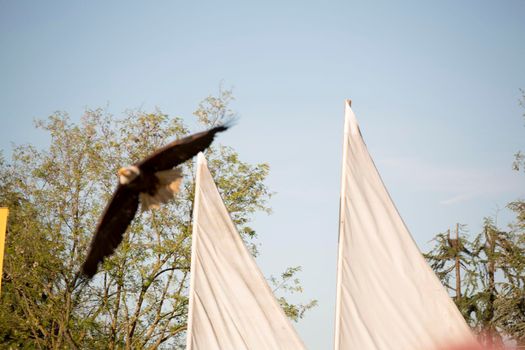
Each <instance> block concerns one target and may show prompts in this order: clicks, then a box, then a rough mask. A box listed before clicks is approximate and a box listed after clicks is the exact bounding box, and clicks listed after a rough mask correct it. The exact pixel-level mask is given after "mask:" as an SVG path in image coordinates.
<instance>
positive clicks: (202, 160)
mask: <svg viewBox="0 0 525 350" xmlns="http://www.w3.org/2000/svg"><path fill="white" fill-rule="evenodd" d="M200 164H206V157H204V153H202V152H199V154H197V165H200Z"/></svg>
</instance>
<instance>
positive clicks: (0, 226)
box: [0, 208, 9, 292]
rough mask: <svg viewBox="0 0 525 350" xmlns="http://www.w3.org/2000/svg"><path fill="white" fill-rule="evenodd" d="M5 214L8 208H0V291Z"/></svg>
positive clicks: (5, 225)
mask: <svg viewBox="0 0 525 350" xmlns="http://www.w3.org/2000/svg"><path fill="white" fill-rule="evenodd" d="M7 215H9V209H7V208H0V292H1V291H2V274H3V267H4V243H5V229H6V227H7Z"/></svg>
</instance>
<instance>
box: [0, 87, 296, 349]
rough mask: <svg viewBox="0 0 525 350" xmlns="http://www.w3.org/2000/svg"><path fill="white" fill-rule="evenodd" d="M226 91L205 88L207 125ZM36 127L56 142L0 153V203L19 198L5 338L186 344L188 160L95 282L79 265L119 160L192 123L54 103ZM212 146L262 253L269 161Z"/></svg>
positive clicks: (211, 155)
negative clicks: (64, 108) (61, 108)
mask: <svg viewBox="0 0 525 350" xmlns="http://www.w3.org/2000/svg"><path fill="white" fill-rule="evenodd" d="M231 99H232V96H231V92H229V91H221V93H220V94H219V96H217V97H213V96H210V97H208V98H206V99H205V100H204V101H203V102H202V103H201V104H200V105H199V107H198V109H197V111H196V112H195V116H196V117H197V119H198V121H199V123H200V124H201V126H202V127H210V126H212V125H215V124H218V123H223V122H225V121H227V120H229V119H230V118H232V116H233V112H232V111H231V109H230V108H229V102H230V101H231ZM37 127H39V128H41V129H43V130H45V131H47V132H48V133H49V134H50V136H51V144H50V146H49V149H47V150H39V149H36V148H35V147H33V146H30V145H24V146H19V147H17V148H16V149H15V150H14V153H13V156H12V162H11V164H9V165H8V164H6V162H5V161H2V163H0V166H1V171H0V176H4V174H5V177H6V178H8V179H9V181H8V182H6V183H5V185H3V187H2V195H1V197H0V199H1V200H2V202H1V203H0V205H7V206H9V207H10V208H12V210H11V213H12V215H11V217H10V223H9V233H8V239H7V248H6V256H5V264H4V266H5V269H4V271H5V279H6V281H8V282H6V283H5V285H6V288H5V289H4V290H3V293H2V298H1V303H2V307H3V310H7V309H10V310H12V311H13V312H11V313H2V314H1V315H0V326H1V328H0V336H2V337H3V339H4V341H5V342H4V343H6V342H11V343H12V344H13V345H19V346H22V347H30V348H54V349H59V348H79V349H80V348H90V349H106V348H110V349H116V348H119V349H121V348H122V349H142V348H159V347H168V348H174V347H178V346H180V345H181V344H183V343H184V337H185V329H186V320H187V297H186V295H187V288H188V284H189V269H190V256H191V254H190V246H191V222H192V217H191V216H192V207H193V191H194V171H193V170H194V169H193V168H194V164H193V162H192V161H189V162H187V163H185V164H184V165H183V166H182V169H183V173H184V174H185V181H184V183H183V186H182V189H181V193H180V194H179V195H178V196H177V198H176V199H175V200H174V201H173V202H172V203H170V204H168V205H165V206H163V207H162V208H161V209H159V210H156V211H153V212H145V213H141V214H139V215H138V216H137V218H136V219H135V220H134V222H133V223H132V225H131V226H130V228H129V229H128V232H127V234H126V237H125V239H124V240H123V242H122V244H121V246H120V247H119V249H118V250H117V251H116V253H115V254H114V255H113V256H112V257H111V258H109V259H107V260H106V261H105V262H104V264H103V266H102V268H101V270H102V271H101V272H100V273H99V274H97V275H96V276H95V278H94V280H93V281H91V282H89V281H86V280H84V279H83V278H82V277H81V276H80V275H79V274H78V273H77V271H78V269H79V266H80V264H81V262H82V260H83V258H84V256H85V253H86V250H87V245H88V244H89V242H90V239H91V236H92V234H93V229H94V227H95V225H96V222H97V220H98V217H99V215H100V213H101V212H102V210H103V207H104V205H105V203H106V201H107V200H108V199H109V198H110V196H111V194H112V191H113V189H114V186H115V184H116V181H117V177H116V172H117V169H118V168H119V167H121V166H124V165H128V164H132V163H134V162H135V161H137V160H139V159H141V158H142V157H144V156H146V155H147V154H148V153H150V152H151V151H153V150H154V149H156V148H158V147H160V146H162V145H163V144H165V143H167V142H168V141H170V140H172V139H175V138H178V137H182V136H184V135H186V134H188V128H187V126H186V125H185V124H184V123H183V121H182V119H180V118H170V117H168V116H167V115H165V114H163V113H162V112H161V111H158V110H157V111H154V112H153V113H144V112H142V111H132V112H128V113H127V115H126V116H125V117H124V118H123V119H115V118H114V117H113V116H111V115H110V114H108V113H107V112H105V111H104V110H102V109H95V110H87V111H86V112H85V113H84V115H83V116H82V118H81V120H80V122H79V123H78V124H76V123H74V122H72V121H71V119H70V118H69V116H68V115H67V114H65V113H60V112H59V113H55V114H54V115H52V116H51V117H49V118H48V119H47V120H44V121H39V122H37ZM206 156H207V158H208V164H209V167H210V170H211V172H212V174H213V176H214V180H215V181H216V182H217V184H218V187H219V190H220V191H221V194H222V197H223V199H224V201H225V204H226V206H227V208H228V210H229V211H230V213H231V216H232V219H233V221H234V222H235V224H236V225H237V228H238V230H239V232H240V234H241V236H242V237H243V239H244V240H245V242H247V243H248V244H250V245H251V246H252V248H253V249H252V250H253V252H254V254H255V253H256V249H254V248H255V244H254V239H255V238H256V232H255V230H254V229H253V228H252V227H251V226H250V221H251V218H252V216H253V214H254V213H255V212H258V211H266V212H269V207H268V205H267V201H268V199H269V198H270V196H271V192H270V191H269V189H268V188H267V187H266V185H265V183H264V181H265V179H266V176H267V175H268V171H269V167H268V165H267V164H264V163H263V164H255V165H252V164H248V163H246V162H243V161H242V160H240V158H239V156H238V154H237V153H236V152H235V151H234V150H233V149H232V148H230V147H227V146H221V145H215V146H213V147H211V148H210V149H208V150H207V151H206ZM4 187H5V189H4ZM295 272H297V271H293V273H292V275H294V274H295ZM288 283H289V282H288V281H286V283H285V284H284V286H286V285H288ZM281 290H285V288H284V287H283V288H281ZM4 307H5V308H4ZM302 310H305V306H303V305H293V304H290V308H289V310H287V311H288V313H289V314H290V315H291V317H292V318H294V319H297V315H299V316H302Z"/></svg>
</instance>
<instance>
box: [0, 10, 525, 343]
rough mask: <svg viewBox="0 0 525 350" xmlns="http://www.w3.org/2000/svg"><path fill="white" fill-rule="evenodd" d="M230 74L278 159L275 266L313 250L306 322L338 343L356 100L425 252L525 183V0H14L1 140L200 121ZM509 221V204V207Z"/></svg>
mask: <svg viewBox="0 0 525 350" xmlns="http://www.w3.org/2000/svg"><path fill="white" fill-rule="evenodd" d="M221 81H222V82H223V84H224V86H226V87H233V89H234V94H235V96H236V98H237V100H236V101H235V103H234V105H233V107H234V109H235V110H236V111H237V112H238V113H239V117H240V118H239V122H238V124H237V125H236V126H235V128H233V129H232V130H231V131H228V133H226V134H224V135H221V137H220V140H221V141H222V142H223V143H225V144H228V145H231V146H233V147H235V148H236V149H237V150H238V151H239V152H240V154H241V156H242V157H243V159H245V160H247V161H250V162H268V163H269V164H270V165H271V169H272V170H271V175H270V178H269V180H268V185H269V186H270V187H271V189H272V190H273V191H276V192H277V194H276V195H275V197H274V198H273V199H272V200H271V203H270V204H271V206H272V208H273V211H274V214H273V215H271V216H266V215H259V216H257V218H256V222H255V228H256V229H257V231H258V232H259V236H260V239H259V242H260V244H261V256H260V258H259V259H258V261H259V264H260V266H261V269H262V270H263V272H264V274H265V275H270V274H278V273H279V272H280V271H282V270H283V269H284V268H285V267H286V266H289V265H302V266H303V272H302V274H301V278H302V280H303V283H304V286H305V299H306V298H317V299H318V300H319V306H318V307H317V308H316V309H315V310H314V311H312V312H310V313H309V314H308V315H307V317H306V318H305V319H304V320H303V321H301V322H300V323H299V324H298V325H297V329H298V331H299V332H300V335H301V337H302V338H303V339H304V341H305V342H306V344H307V345H308V347H309V348H310V349H328V348H330V347H331V344H332V342H333V340H332V337H333V314H334V299H335V276H336V249H337V221H338V204H339V202H338V199H339V183H340V167H341V154H342V152H341V151H342V150H341V145H342V134H343V130H342V127H343V101H344V99H345V98H351V99H352V100H353V107H354V111H355V112H356V114H357V117H358V119H359V122H360V124H361V129H362V132H363V135H364V138H365V141H366V142H367V145H368V147H369V150H370V152H371V154H372V157H374V159H375V162H376V165H377V166H378V168H379V171H380V173H381V174H382V176H383V179H384V181H385V183H386V185H387V187H388V188H389V190H390V193H391V195H392V197H393V199H394V201H395V202H396V204H397V206H398V209H399V211H400V213H401V215H402V216H403V218H404V220H405V222H406V223H407V225H408V227H409V229H410V230H411V232H412V234H413V236H414V238H415V239H416V241H417V243H418V244H419V246H420V247H421V248H422V249H423V250H427V249H428V247H429V243H428V242H429V241H430V239H431V238H432V236H433V235H434V234H435V233H437V232H440V231H444V230H446V229H447V228H448V227H450V226H452V225H454V224H455V223H456V222H461V223H465V224H468V225H469V228H470V231H471V233H473V234H474V233H477V232H479V230H480V226H481V220H482V218H483V217H484V216H487V215H494V214H496V213H498V211H499V210H500V209H504V207H505V205H506V203H508V202H509V201H510V200H513V199H516V198H518V197H522V198H523V197H524V196H525V186H524V184H525V174H521V175H520V174H517V173H514V172H512V170H511V163H512V155H513V154H514V153H515V152H516V151H517V150H518V149H523V150H525V141H524V140H525V138H524V136H525V128H524V119H523V117H522V114H523V112H524V109H522V108H520V107H519V105H518V99H519V97H520V91H519V89H520V88H525V1H523V0H498V1H486V0H476V1H474V0H463V1H457V0H442V1H415V0H414V1H395V2H394V1H366V2H365V1H359V2H357V1H282V0H281V1H271V0H266V1H258V2H250V1H228V0H224V1H193V2H190V1H175V0H172V1H160V0H159V1H149V2H146V1H83V2H74V1H24V0H16V1H15V0H11V1H5V0H0V121H1V124H0V148H1V149H3V150H4V153H5V154H6V155H9V154H10V152H11V142H14V143H16V144H20V143H34V144H36V145H41V146H44V145H46V144H47V138H46V135H45V134H44V133H42V132H40V131H35V130H34V128H33V126H32V120H33V119H34V118H44V117H46V116H48V115H49V114H51V113H52V112H53V111H56V110H64V111H68V112H69V113H71V115H72V117H73V118H74V119H78V118H79V117H80V114H81V112H82V111H83V109H84V108H85V107H100V106H107V107H108V110H109V111H110V112H112V113H114V114H116V115H119V114H120V113H121V112H123V111H124V110H126V109H128V108H136V107H142V108H143V109H145V110H148V109H152V108H154V107H155V106H158V107H159V108H161V109H162V110H163V111H164V112H165V113H168V114H170V115H180V116H183V117H184V118H185V119H186V120H188V121H189V120H191V118H192V116H191V111H192V110H194V109H195V107H196V105H197V103H198V102H199V101H200V100H201V99H202V98H204V97H206V96H207V95H209V94H212V93H215V92H217V90H218V87H219V84H220V83H221ZM499 217H500V218H501V219H500V222H505V220H507V219H508V214H506V213H505V211H504V210H502V211H501V212H499Z"/></svg>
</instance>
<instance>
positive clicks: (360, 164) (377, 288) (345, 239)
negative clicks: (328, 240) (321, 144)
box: [334, 101, 473, 350]
mask: <svg viewBox="0 0 525 350" xmlns="http://www.w3.org/2000/svg"><path fill="white" fill-rule="evenodd" d="M343 147H344V148H343V170H342V182H341V203H340V222H339V252H338V263H337V300H336V320H335V343H334V345H335V349H336V350H401V349H402V350H433V349H437V348H439V347H440V346H442V345H445V344H446V345H448V344H453V343H464V342H469V341H472V340H473V337H472V335H471V333H470V330H469V328H468V326H467V324H466V323H465V321H464V320H463V317H462V316H461V314H460V313H459V311H458V310H457V308H456V306H455V305H454V303H453V302H452V300H451V298H450V297H449V296H448V294H447V292H446V291H445V289H444V288H443V286H442V285H441V283H440V281H439V280H438V279H437V277H436V276H435V274H434V272H433V271H432V270H431V269H430V267H429V266H428V265H427V263H426V261H425V259H424V258H423V256H422V255H421V253H420V251H419V249H418V248H417V246H416V244H415V242H414V240H413V239H412V236H411V235H410V233H409V231H408V229H407V228H406V226H405V224H404V222H403V220H402V219H401V217H400V215H399V213H398V212H397V209H396V207H395V205H394V203H393V202H392V200H391V198H390V195H389V194H388V192H387V190H386V188H385V186H384V184H383V182H382V180H381V177H380V175H379V173H378V171H377V169H376V167H375V165H374V162H373V160H372V158H371V157H370V154H369V153H368V150H367V148H366V145H365V143H364V141H363V138H362V136H361V132H360V130H359V126H358V123H357V120H356V117H355V115H354V113H353V111H352V109H351V107H350V103H349V101H347V102H346V103H345V129H344V144H343Z"/></svg>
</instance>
